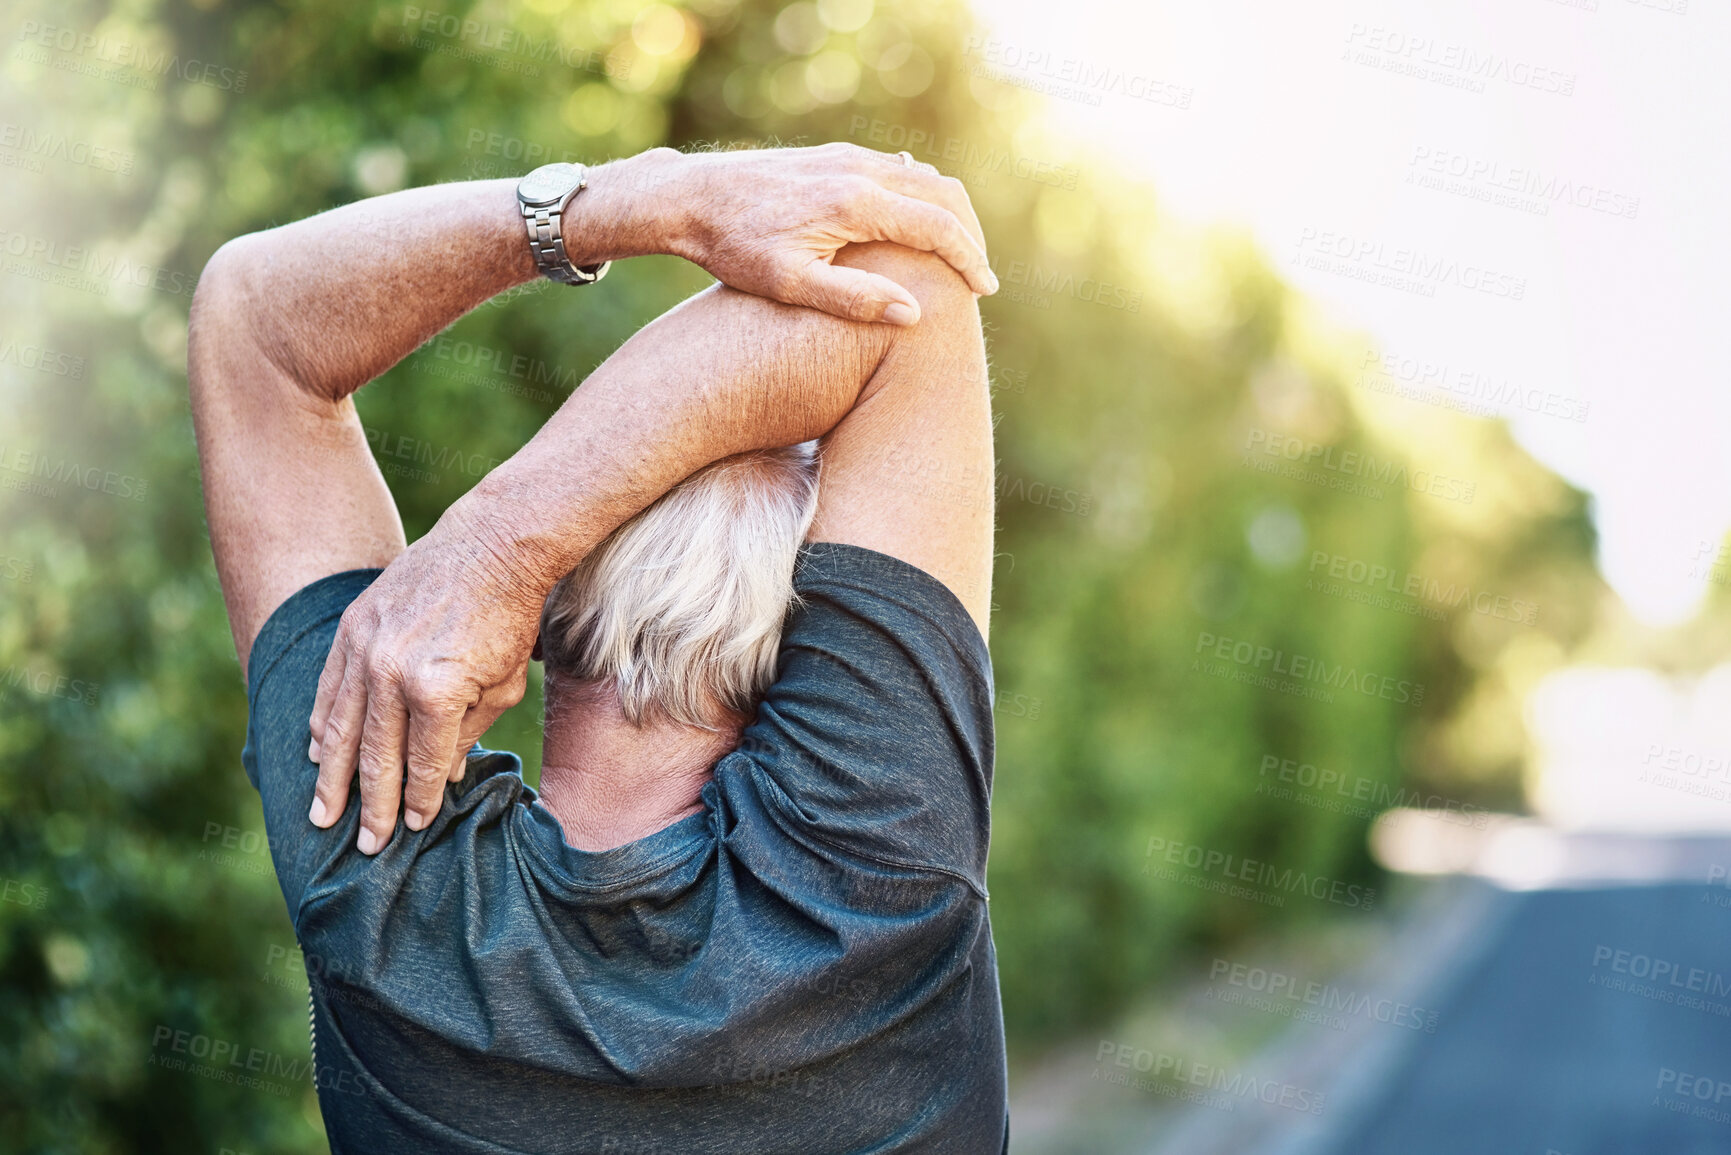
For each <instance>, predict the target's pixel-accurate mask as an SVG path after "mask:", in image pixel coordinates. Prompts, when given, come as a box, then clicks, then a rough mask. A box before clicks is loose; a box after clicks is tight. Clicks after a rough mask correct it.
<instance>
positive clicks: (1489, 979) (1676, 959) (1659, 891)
mask: <svg viewBox="0 0 1731 1155" xmlns="http://www.w3.org/2000/svg"><path fill="white" fill-rule="evenodd" d="M1728 868H1731V839H1727V838H1725V837H1723V836H1713V837H1651V836H1639V835H1585V834H1573V835H1565V834H1559V833H1556V832H1547V831H1545V830H1543V829H1538V828H1536V827H1533V826H1532V825H1531V824H1528V825H1526V826H1521V825H1519V824H1511V826H1510V829H1509V830H1508V831H1507V837H1502V836H1499V838H1498V839H1497V840H1491V841H1487V846H1486V848H1485V851H1484V852H1483V853H1481V854H1479V855H1478V856H1477V859H1476V860H1475V861H1474V862H1472V863H1465V864H1463V865H1462V866H1461V868H1460V869H1459V870H1458V872H1453V873H1451V875H1450V876H1448V877H1443V878H1439V879H1437V880H1436V881H1434V882H1431V883H1427V884H1424V885H1423V886H1422V887H1421V889H1420V890H1419V891H1418V898H1417V901H1416V902H1415V903H1414V904H1413V905H1412V906H1411V907H1410V909H1408V911H1407V913H1406V915H1405V916H1403V918H1402V919H1401V920H1400V924H1399V925H1398V926H1396V927H1392V928H1391V934H1390V935H1389V936H1388V937H1387V938H1386V939H1384V940H1383V945H1382V946H1381V947H1379V948H1377V949H1376V950H1375V952H1374V953H1373V954H1372V955H1371V956H1369V957H1367V958H1366V959H1365V960H1364V962H1363V964H1362V965H1361V966H1360V967H1358V968H1356V969H1355V970H1352V971H1349V972H1347V973H1343V974H1342V975H1340V976H1338V978H1337V979H1333V980H1330V981H1331V982H1335V983H1337V984H1338V989H1340V990H1343V991H1347V992H1351V993H1352V994H1353V997H1355V998H1361V997H1362V996H1364V995H1368V996H1369V997H1370V998H1371V999H1373V1000H1378V1001H1377V1003H1376V1004H1375V1005H1382V1004H1381V1002H1380V1000H1382V999H1383V998H1385V997H1386V998H1389V999H1395V1000H1402V1001H1404V1002H1406V1003H1407V1004H1408V1005H1416V1006H1420V1007H1423V1008H1425V1009H1426V1010H1427V1011H1431V1010H1434V1011H1435V1012H1436V1030H1435V1032H1434V1033H1424V1032H1423V1031H1420V1030H1411V1029H1403V1028H1402V1027H1399V1026H1395V1025H1391V1024H1390V1023H1388V1022H1387V1021H1386V1020H1383V1021H1378V1020H1377V1018H1376V1017H1375V1016H1374V1015H1372V1014H1369V1013H1346V1012H1343V1013H1342V1014H1341V1015H1340V1016H1339V1018H1338V1019H1337V1021H1335V1022H1334V1023H1333V1024H1332V1025H1331V1026H1327V1027H1325V1026H1319V1025H1313V1024H1310V1023H1300V1022H1296V1021H1295V1022H1293V1023H1291V1024H1290V1026H1289V1027H1288V1028H1287V1029H1285V1030H1284V1031H1283V1032H1282V1033H1280V1034H1279V1035H1278V1036H1277V1037H1276V1038H1275V1040H1274V1041H1273V1042H1272V1043H1271V1044H1269V1045H1268V1046H1266V1047H1265V1048H1264V1049H1263V1050H1261V1051H1260V1052H1259V1053H1256V1054H1255V1055H1254V1056H1251V1057H1247V1058H1245V1059H1243V1060H1242V1061H1234V1060H1231V1059H1221V1060H1220V1061H1221V1062H1223V1063H1224V1064H1225V1066H1224V1067H1222V1068H1219V1070H1220V1072H1221V1073H1222V1075H1223V1076H1224V1077H1225V1078H1226V1079H1229V1080H1230V1082H1228V1083H1226V1084H1225V1085H1224V1086H1222V1085H1221V1084H1220V1080H1215V1081H1212V1082H1209V1083H1208V1084H1207V1089H1208V1090H1210V1091H1213V1092H1214V1093H1215V1095H1216V1097H1217V1098H1218V1097H1219V1096H1229V1097H1231V1098H1232V1101H1231V1102H1229V1103H1224V1104H1223V1103H1221V1102H1218V1101H1216V1102H1213V1103H1211V1104H1204V1105H1196V1106H1186V1107H1180V1106H1178V1105H1177V1104H1176V1103H1175V1102H1174V1097H1173V1096H1171V1095H1168V1094H1167V1093H1166V1092H1168V1091H1172V1090H1188V1088H1186V1087H1184V1086H1182V1085H1181V1084H1178V1083H1175V1082H1172V1081H1171V1080H1170V1079H1168V1080H1167V1082H1166V1083H1164V1084H1161V1085H1159V1086H1157V1087H1153V1088H1152V1089H1150V1088H1140V1089H1113V1090H1110V1091H1108V1090H1107V1089H1106V1088H1105V1087H1104V1086H1103V1085H1102V1083H1101V1082H1100V1081H1099V1078H1098V1076H1099V1073H1100V1071H1101V1070H1102V1069H1104V1070H1105V1072H1106V1073H1108V1074H1110V1073H1112V1068H1111V1067H1110V1066H1109V1065H1103V1064H1100V1063H1098V1062H1096V1061H1094V1059H1095V1056H1094V1055H1093V1054H1092V1053H1085V1054H1084V1053H1078V1054H1076V1055H1075V1056H1073V1057H1071V1058H1070V1059H1069V1060H1067V1061H1066V1062H1065V1063H1054V1064H1053V1065H1052V1066H1051V1067H1050V1069H1049V1070H1048V1071H1046V1072H1042V1073H1041V1077H1040V1078H1036V1079H1033V1080H1031V1081H1030V1082H1029V1083H1028V1084H1027V1085H1028V1088H1029V1089H1028V1091H1027V1092H1026V1093H1024V1095H1023V1097H1022V1100H1021V1103H1020V1106H1021V1107H1022V1108H1023V1110H1022V1112H1021V1115H1020V1116H1019V1117H1020V1118H1021V1119H1022V1120H1023V1122H1024V1126H1023V1130H1022V1133H1021V1139H1020V1141H1019V1142H1018V1141H1016V1140H1014V1139H1013V1149H1015V1150H1016V1151H1018V1152H1020V1153H1022V1155H1082V1153H1086V1155H1102V1153H1107V1152H1119V1153H1124V1155H1132V1153H1134V1155H1710V1153H1711V1155H1731V886H1727V884H1726V881H1727V880H1726V877H1725V876H1726V874H1727V873H1728ZM1266 965H1269V966H1271V967H1274V968H1279V967H1280V966H1281V965H1282V963H1281V960H1279V959H1278V957H1277V958H1275V959H1274V960H1272V961H1270V962H1267V964H1266ZM1293 969H1295V970H1301V969H1302V967H1301V966H1300V965H1299V964H1294V968H1293ZM1200 1005H1202V1006H1205V1007H1208V1008H1209V1015H1210V1017H1206V1018H1202V1019H1198V1020H1196V1021H1195V1026H1196V1028H1197V1029H1196V1030H1195V1031H1194V1033H1193V1035H1192V1036H1191V1037H1184V1036H1183V1035H1179V1036H1177V1037H1176V1038H1175V1039H1174V1040H1173V1041H1172V1042H1170V1043H1163V1042H1156V1041H1152V1040H1153V1036H1149V1035H1139V1034H1138V1033H1137V1031H1136V1029H1135V1028H1134V1027H1130V1026H1127V1027H1125V1028H1124V1029H1123V1030H1121V1031H1120V1032H1119V1035H1121V1036H1122V1037H1125V1038H1129V1039H1132V1040H1140V1039H1142V1038H1149V1039H1150V1042H1149V1043H1148V1045H1149V1046H1150V1047H1152V1048H1154V1049H1160V1048H1162V1047H1166V1046H1169V1047H1171V1048H1174V1049H1177V1050H1181V1051H1183V1052H1184V1053H1185V1054H1187V1055H1193V1056H1194V1057H1196V1058H1198V1059H1200V1060H1201V1061H1211V1060H1214V1058H1215V1056H1216V1055H1217V1054H1220V1053H1222V1052H1220V1050H1219V1048H1218V1047H1217V1046H1216V1043H1217V1041H1218V1040H1219V1039H1222V1038H1225V1037H1228V1036H1229V1035H1230V1034H1231V1032H1232V1030H1233V1020H1232V1016H1230V1015H1228V1014H1226V1011H1227V1010H1228V1009H1231V1010H1233V1011H1238V1010H1240V1009H1241V1008H1236V1007H1235V1008H1227V1007H1225V1006H1224V1004H1222V1003H1218V1002H1214V1003H1208V1002H1206V1001H1204V1002H1202V1003H1201V1004H1200ZM1362 1009H1363V1008H1361V1012H1362ZM1245 1013H1246V1014H1252V1015H1253V1014H1255V1013H1256V1012H1254V1011H1246V1012H1245ZM1119 1035H1114V1036H1112V1037H1113V1038H1117V1037H1119ZM1169 1037H1171V1036H1170V1034H1168V1035H1167V1036H1161V1038H1169ZM1247 1080H1254V1081H1255V1082H1256V1084H1257V1085H1260V1086H1262V1087H1264V1088H1266V1087H1268V1086H1270V1085H1272V1086H1274V1087H1277V1088H1285V1087H1296V1088H1301V1089H1304V1090H1306V1091H1307V1092H1308V1093H1309V1094H1310V1096H1311V1098H1312V1100H1313V1101H1314V1100H1315V1098H1316V1096H1318V1095H1320V1096H1321V1097H1322V1099H1323V1100H1324V1101H1325V1107H1324V1109H1323V1110H1322V1111H1321V1112H1320V1113H1304V1112H1302V1111H1299V1110H1294V1109H1292V1108H1291V1107H1290V1106H1287V1107H1283V1106H1282V1105H1281V1104H1280V1103H1279V1102H1278V1101H1274V1102H1270V1100H1269V1099H1264V1100H1263V1101H1261V1102H1258V1101H1257V1099H1256V1098H1255V1097H1254V1096H1253V1095H1252V1094H1244V1093H1239V1094H1236V1095H1233V1094H1232V1088H1234V1087H1240V1086H1247V1085H1250V1084H1249V1083H1247ZM1156 1092H1158V1093H1156ZM1041 1096H1044V1098H1043V1099H1042V1098H1041ZM1271 1098H1272V1097H1271ZM1016 1118H1018V1116H1017V1114H1016V1112H1015V1111H1014V1110H1013V1111H1012V1120H1013V1121H1014V1120H1015V1119H1016ZM1015 1134H1016V1132H1015V1128H1014V1126H1012V1135H1013V1136H1014V1135H1015Z"/></svg>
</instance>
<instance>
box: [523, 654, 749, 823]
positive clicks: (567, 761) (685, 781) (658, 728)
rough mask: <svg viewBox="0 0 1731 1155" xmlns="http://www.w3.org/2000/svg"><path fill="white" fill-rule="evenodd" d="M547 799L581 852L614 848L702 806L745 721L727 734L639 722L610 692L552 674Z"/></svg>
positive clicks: (544, 778)
mask: <svg viewBox="0 0 1731 1155" xmlns="http://www.w3.org/2000/svg"><path fill="white" fill-rule="evenodd" d="M546 701H547V710H546V714H547V720H546V737H545V742H544V744H543V747H542V755H541V786H540V802H541V804H542V805H543V806H545V807H546V808H547V809H548V810H550V811H551V812H552V813H553V816H554V817H555V818H557V819H558V820H559V826H560V828H561V829H562V830H563V831H564V832H565V841H566V842H567V843H569V844H570V845H572V846H575V847H577V848H578V849H579V850H611V849H612V848H614V847H616V846H623V845H624V844H625V843H627V842H632V841H634V840H636V839H639V838H643V837H646V836H648V835H650V834H654V833H655V832H656V831H657V830H661V829H663V828H665V827H667V826H670V825H672V824H673V823H675V822H677V821H679V820H680V819H681V818H684V817H686V816H687V815H690V814H695V813H697V812H698V811H699V810H701V809H702V803H701V802H700V800H699V795H700V794H701V793H702V791H703V786H704V784H705V783H706V782H708V781H709V779H710V777H711V776H712V774H713V771H714V768H715V763H716V762H718V761H719V760H720V759H721V757H722V756H723V755H724V754H726V753H727V752H728V751H729V750H731V749H733V748H734V747H735V746H737V745H738V744H739V731H740V729H741V728H742V727H743V725H744V721H745V720H744V719H743V718H740V719H730V720H729V725H728V726H727V727H726V728H725V729H723V730H722V731H720V732H717V731H713V730H704V729H701V728H699V727H696V726H687V725H685V724H683V723H680V722H673V721H669V720H667V719H665V718H658V719H654V720H651V721H646V722H645V723H644V724H643V725H642V726H634V725H632V723H631V721H630V720H629V719H628V718H626V717H625V715H624V713H623V712H622V711H621V710H620V708H619V699H618V697H617V695H615V694H614V693H613V692H612V691H611V690H610V689H609V690H606V691H598V690H591V689H588V688H586V687H575V686H572V685H570V684H569V683H568V682H564V681H563V680H561V679H557V677H556V675H554V674H553V673H551V672H549V674H548V678H547V686H546Z"/></svg>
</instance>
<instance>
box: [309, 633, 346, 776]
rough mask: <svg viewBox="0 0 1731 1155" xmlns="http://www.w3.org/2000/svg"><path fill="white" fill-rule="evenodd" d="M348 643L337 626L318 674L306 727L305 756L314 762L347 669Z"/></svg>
mask: <svg viewBox="0 0 1731 1155" xmlns="http://www.w3.org/2000/svg"><path fill="white" fill-rule="evenodd" d="M348 664H349V645H348V635H347V634H346V633H345V632H344V630H343V629H342V627H341V626H339V627H337V636H336V638H335V640H334V641H332V643H331V652H330V654H329V655H328V656H327V657H326V658H325V668H324V672H323V673H321V674H319V692H318V696H317V697H316V698H314V699H313V713H312V718H311V719H310V720H309V721H308V723H307V727H308V729H310V730H311V731H312V735H313V741H312V746H311V747H310V748H309V749H308V751H307V757H309V758H311V759H312V760H313V761H314V762H317V761H318V760H319V754H320V749H319V748H320V745H321V744H322V743H323V742H324V737H325V719H327V718H329V717H330V716H331V706H332V705H334V704H335V703H336V700H337V690H338V689H340V688H341V687H342V684H343V672H344V671H345V670H346V669H348Z"/></svg>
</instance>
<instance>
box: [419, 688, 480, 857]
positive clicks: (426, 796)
mask: <svg viewBox="0 0 1731 1155" xmlns="http://www.w3.org/2000/svg"><path fill="white" fill-rule="evenodd" d="M464 713H465V711H464V707H463V705H462V704H461V703H458V704H457V705H455V706H449V705H446V706H426V707H420V708H417V709H415V710H414V711H413V712H412V713H411V714H410V715H409V744H408V751H409V780H408V785H407V786H405V787H404V789H403V825H405V826H407V827H408V828H409V829H410V830H425V829H426V828H427V826H428V825H429V824H430V823H431V822H432V821H433V819H434V818H436V817H437V816H438V813H439V805H440V803H441V802H443V801H444V797H445V781H446V779H447V778H448V777H449V775H450V771H451V751H452V749H453V748H454V747H455V746H456V744H457V742H458V741H459V739H460V737H461V734H460V732H461V730H462V727H463V716H464ZM470 741H471V742H473V739H470Z"/></svg>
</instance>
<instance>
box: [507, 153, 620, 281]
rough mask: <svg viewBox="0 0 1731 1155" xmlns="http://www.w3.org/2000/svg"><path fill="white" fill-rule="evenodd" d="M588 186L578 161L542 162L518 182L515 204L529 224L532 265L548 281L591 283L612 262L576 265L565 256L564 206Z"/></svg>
mask: <svg viewBox="0 0 1731 1155" xmlns="http://www.w3.org/2000/svg"><path fill="white" fill-rule="evenodd" d="M588 185H589V170H588V169H586V168H584V167H583V166H582V165H580V164H564V163H559V164H544V165H542V166H541V167H540V168H538V169H536V170H535V171H534V172H532V173H530V174H529V175H528V176H526V177H524V178H523V179H522V180H520V181H518V182H517V204H518V205H519V206H520V207H521V208H522V210H523V223H524V224H525V225H527V226H528V227H529V251H530V252H532V253H534V254H535V267H536V268H537V269H540V270H541V275H542V276H544V277H547V278H548V279H549V280H554V281H558V282H559V283H560V284H564V285H593V284H594V283H595V282H596V281H599V280H600V279H601V278H602V277H604V276H606V275H607V268H608V266H609V265H611V264H612V263H613V262H612V261H602V262H601V263H600V264H598V265H588V266H585V267H582V268H579V267H578V266H576V265H573V264H572V263H571V258H570V257H568V256H566V255H565V236H564V233H563V232H561V231H560V230H561V227H562V225H563V223H564V214H565V206H566V205H568V204H570V203H571V198H572V197H574V196H576V195H577V194H578V193H580V192H582V191H583V190H584V189H585V188H587V187H588Z"/></svg>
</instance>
